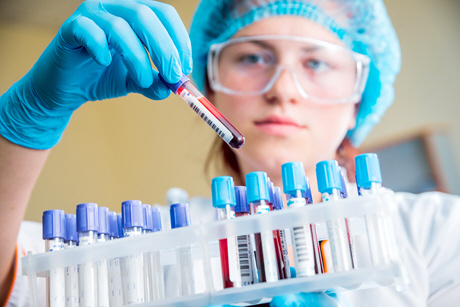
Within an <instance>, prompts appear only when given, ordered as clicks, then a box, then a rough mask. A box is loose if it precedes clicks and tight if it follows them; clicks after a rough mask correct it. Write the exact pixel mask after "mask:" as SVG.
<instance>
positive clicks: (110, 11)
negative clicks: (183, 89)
mask: <svg viewBox="0 0 460 307" xmlns="http://www.w3.org/2000/svg"><path fill="white" fill-rule="evenodd" d="M191 38H192V43H193V56H194V65H195V68H194V72H193V73H194V74H193V77H194V80H195V82H196V84H197V85H198V87H199V88H201V89H202V90H203V91H205V92H207V95H208V97H209V98H210V100H211V101H213V102H214V103H215V104H216V106H217V107H218V108H219V109H220V111H221V112H222V113H223V114H224V115H225V116H226V117H227V118H228V119H229V120H230V121H231V122H232V123H233V124H234V125H235V126H236V127H237V128H238V129H240V131H241V132H242V133H243V134H244V135H245V137H246V145H245V146H243V148H242V149H240V150H238V151H233V152H232V151H229V150H228V148H227V147H225V148H224V157H225V158H226V162H227V163H228V164H227V165H229V166H230V169H229V171H230V172H231V174H232V175H233V176H234V178H235V180H236V181H237V183H238V184H243V183H244V182H243V178H244V175H245V174H246V173H248V172H251V171H256V170H263V171H266V172H267V173H268V175H269V177H270V178H271V180H272V181H273V182H274V183H275V184H276V185H279V186H281V176H280V165H281V164H282V163H284V162H288V161H294V160H298V161H302V162H303V164H304V165H305V168H306V173H307V176H308V177H309V179H310V182H311V183H312V189H313V191H316V190H317V189H316V187H315V186H314V185H315V184H316V178H315V173H314V166H315V164H316V163H317V162H319V161H321V160H325V159H338V158H339V157H344V156H346V155H344V154H343V153H342V148H350V144H349V143H350V141H351V142H352V143H354V144H355V145H357V144H359V143H360V142H361V141H362V140H363V138H364V137H365V136H366V135H367V133H368V132H369V131H370V129H371V128H372V127H373V125H375V124H376V123H377V122H378V120H379V117H380V116H381V115H382V114H383V112H384V111H385V109H386V108H387V107H388V106H389V105H390V104H391V102H392V100H393V89H392V84H393V81H394V78H395V75H396V74H397V72H398V70H399V45H398V42H397V39H396V36H395V34H394V30H393V28H392V26H391V23H390V22H389V20H388V17H387V15H386V13H385V8H384V6H383V3H382V2H381V1H376V0H375V1H362V2H359V3H358V2H356V3H355V2H354V1H287V0H284V1H268V0H267V1H264V0H259V1H255V0H248V1H228V2H227V1H214V0H209V1H203V2H202V3H201V4H200V6H199V7H198V9H197V12H196V15H195V17H194V21H193V24H192V27H191ZM218 43H223V44H222V45H215V44H218ZM213 44H214V47H211V45H213ZM142 45H144V46H145V47H146V48H147V50H148V51H149V53H150V55H151V56H152V60H153V62H154V63H155V66H156V67H158V68H159V71H160V73H161V74H162V75H163V76H164V77H165V79H166V80H167V81H168V82H171V83H174V82H177V81H178V79H179V77H180V75H181V73H182V72H183V73H185V74H188V73H190V71H191V62H192V61H191V59H190V54H191V51H190V50H191V49H190V44H189V40H188V37H187V33H186V31H185V29H184V27H183V25H182V23H181V22H180V19H179V18H178V16H177V13H175V11H174V10H173V9H172V8H171V7H169V6H166V5H164V4H161V3H156V2H144V1H140V0H139V1H104V2H102V3H99V2H97V1H87V2H85V3H83V4H82V5H81V6H80V7H79V9H78V10H77V11H76V12H75V14H74V15H72V16H71V17H70V18H69V19H68V20H67V21H66V22H65V23H64V25H63V26H62V27H61V29H60V32H59V34H58V35H57V36H56V38H55V40H53V42H52V43H51V44H50V46H49V47H48V48H47V49H46V50H45V52H44V54H43V55H42V56H41V57H40V59H39V60H38V61H37V63H36V64H35V65H34V67H33V68H32V70H31V71H30V72H29V73H28V74H27V75H26V76H25V77H24V78H23V79H21V80H20V81H19V82H18V83H16V84H15V85H14V86H13V87H12V88H11V89H10V90H8V91H7V92H6V93H5V94H4V95H2V96H1V98H0V133H1V135H2V136H3V137H2V138H0V169H1V172H0V204H1V208H2V215H0V222H2V224H3V225H8V228H9V229H11V232H10V233H2V235H0V244H1V246H4V247H5V248H2V252H1V254H0V264H1V265H0V283H1V284H0V289H1V291H0V301H6V300H7V299H9V302H11V303H16V304H18V302H19V298H18V297H19V296H20V293H21V291H24V290H23V288H21V287H20V283H21V281H19V279H17V280H16V283H15V284H14V287H13V288H12V294H11V295H10V296H9V298H7V297H8V293H7V290H4V289H8V288H9V285H10V284H11V283H12V280H13V278H14V276H15V274H16V275H18V273H16V272H15V270H14V268H15V259H16V258H15V255H18V253H17V252H16V253H15V244H16V234H17V233H18V229H19V225H20V224H21V220H22V217H23V215H24V210H25V208H26V205H27V200H28V197H29V195H30V192H31V190H32V188H33V185H34V183H35V181H36V178H37V176H38V174H39V172H40V170H41V167H42V166H43V164H44V162H45V160H46V157H47V155H48V152H49V148H51V147H52V146H54V145H55V144H56V143H57V142H58V141H59V139H60V137H61V134H62V132H63V130H64V129H65V127H66V125H67V123H68V120H69V119H70V116H71V114H72V112H73V111H74V110H75V109H76V108H78V107H79V106H80V105H81V104H83V103H84V102H86V101H88V100H101V99H106V98H112V97H118V96H122V95H126V94H127V93H130V92H137V93H141V94H143V95H145V96H146V97H148V98H151V99H163V98H165V97H166V96H167V95H168V93H169V92H168V90H167V89H166V87H165V86H164V85H163V84H162V83H161V82H159V79H158V76H157V74H156V72H154V71H152V69H151V68H150V64H149V60H148V55H147V53H146V52H145V50H144V49H143V46H142ZM210 50H211V51H210ZM248 50H249V51H250V52H248ZM208 57H211V58H210V62H209V63H210V65H209V66H207V60H208ZM206 68H207V69H208V70H207V73H206ZM367 70H368V72H367ZM367 76H368V77H367ZM366 81H367V84H366V88H365V90H364V88H363V86H364V84H365V83H366ZM343 160H344V161H347V159H343ZM344 164H345V165H344V166H346V167H349V165H350V164H347V163H344ZM397 197H398V201H399V204H400V206H399V207H400V217H401V221H402V222H403V223H404V225H405V228H404V230H405V232H404V233H402V234H400V236H399V238H400V240H401V241H400V243H401V250H402V253H403V261H404V262H405V263H406V264H407V265H408V269H409V274H410V277H411V281H412V286H411V289H410V290H409V291H406V292H402V293H397V292H395V291H394V289H391V288H378V289H371V290H365V291H355V292H349V293H347V296H348V299H349V300H350V301H351V302H352V303H354V304H355V305H357V306H359V305H363V306H368V305H370V304H372V305H373V306H374V305H379V304H381V305H385V306H387V305H390V304H393V305H396V306H402V305H408V306H426V305H432V304H433V305H434V304H436V303H440V302H441V300H443V302H448V303H449V302H450V303H451V304H455V303H456V302H457V301H458V300H457V297H456V296H457V295H459V294H457V293H458V292H460V291H455V289H456V288H458V281H457V278H456V276H458V274H455V273H456V272H459V271H460V270H459V268H460V263H459V260H457V259H456V258H457V257H455V255H456V254H457V252H458V251H459V246H458V245H459V244H457V243H456V242H460V241H459V240H458V239H459V238H457V236H458V234H457V232H454V231H452V230H453V229H455V225H456V222H457V221H458V219H459V216H460V213H459V212H458V210H459V209H458V208H459V204H460V203H459V199H458V198H457V197H453V196H448V195H441V194H437V193H431V194H426V195H421V196H415V195H407V194H400V195H398V196H397ZM314 198H315V200H316V201H319V194H318V193H317V192H316V194H315V196H314ZM11 206H12V210H9V208H10V207H11ZM427 212H428V213H429V214H426V213H427ZM23 233H24V232H23ZM11 234H13V235H11ZM446 234H448V235H449V238H450V239H451V240H452V241H451V242H450V244H449V245H443V244H441V243H442V242H443V241H441V239H442V238H443V237H444V236H445V235H446ZM19 243H21V242H19ZM18 257H19V256H18ZM16 262H17V261H16ZM18 278H19V275H18ZM332 298H333V299H335V298H334V297H333V296H332ZM328 299H329V298H328V297H327V296H325V295H320V296H319V297H316V296H314V295H306V294H305V295H302V294H299V295H293V296H290V297H280V298H276V299H275V302H276V303H277V304H281V305H282V304H286V305H288V304H290V301H289V300H292V301H293V302H297V303H299V302H302V303H303V304H305V305H306V304H308V303H307V302H310V303H313V302H316V303H317V304H324V306H329V305H327V304H331V302H326V301H327V300H328ZM319 300H325V301H322V302H321V303H320V301H319ZM371 302H372V303H371ZM336 303H337V304H341V305H344V304H347V302H346V301H345V300H344V299H340V300H336Z"/></svg>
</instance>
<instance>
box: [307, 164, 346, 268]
mask: <svg viewBox="0 0 460 307" xmlns="http://www.w3.org/2000/svg"><path fill="white" fill-rule="evenodd" d="M316 179H317V180H318V190H319V192H320V193H321V196H322V200H323V202H327V201H338V200H340V199H341V198H342V196H341V192H342V183H341V181H340V169H339V164H338V163H337V161H335V160H326V161H321V162H319V163H318V164H316ZM326 226H327V232H328V235H329V246H330V249H331V256H332V264H333V268H334V272H344V271H349V270H351V269H352V268H353V266H352V260H351V253H350V245H349V241H348V232H347V225H346V222H345V219H344V218H340V219H333V220H328V221H326ZM328 271H329V266H328Z"/></svg>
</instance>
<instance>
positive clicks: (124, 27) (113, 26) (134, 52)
mask: <svg viewBox="0 0 460 307" xmlns="http://www.w3.org/2000/svg"><path fill="white" fill-rule="evenodd" d="M92 5H97V6H98V8H97V9H96V8H95V7H93V8H91V11H90V12H88V15H89V16H90V17H91V19H92V20H93V21H94V22H95V23H96V24H97V25H98V26H99V27H100V28H101V29H102V30H103V31H104V33H105V35H106V37H107V42H108V43H109V45H110V46H111V47H112V48H114V49H115V50H116V51H117V52H118V53H119V54H120V55H121V58H122V60H123V64H124V65H125V67H126V69H127V70H128V73H129V75H130V76H131V77H132V78H133V80H134V81H135V82H136V83H137V85H139V86H140V87H143V88H148V87H149V86H150V85H152V82H153V73H152V66H151V64H150V60H149V57H148V54H147V52H146V51H145V49H144V46H143V45H142V42H141V41H140V40H139V38H138V36H137V35H136V33H134V31H133V29H132V28H131V26H130V24H129V23H128V22H127V21H126V20H124V19H123V18H121V17H118V16H115V15H113V14H110V13H109V12H107V11H106V10H105V9H104V8H105V6H106V5H107V4H105V3H104V7H102V4H101V3H97V2H93V3H92ZM101 7H102V8H101Z"/></svg>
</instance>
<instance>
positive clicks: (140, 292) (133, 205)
mask: <svg viewBox="0 0 460 307" xmlns="http://www.w3.org/2000/svg"><path fill="white" fill-rule="evenodd" d="M121 212H122V213H121V217H122V225H123V233H124V236H125V237H134V236H140V235H142V228H143V227H144V214H143V211H142V202H141V201H140V200H127V201H124V202H122V203H121ZM143 266H144V257H143V255H142V254H133V255H129V256H126V257H122V258H120V268H121V283H122V289H123V305H130V304H137V303H143V302H144V268H143Z"/></svg>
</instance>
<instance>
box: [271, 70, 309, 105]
mask: <svg viewBox="0 0 460 307" xmlns="http://www.w3.org/2000/svg"><path fill="white" fill-rule="evenodd" d="M280 69H281V71H279V72H278V73H277V74H276V75H275V80H274V81H273V84H272V86H271V88H270V89H269V90H268V91H267V92H266V93H265V94H264V96H265V98H266V99H267V101H268V102H270V103H298V102H299V101H300V100H301V99H302V98H303V97H302V94H301V92H300V91H301V89H299V88H298V87H299V84H298V80H297V78H296V76H295V72H294V70H293V69H292V68H291V67H280Z"/></svg>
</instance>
